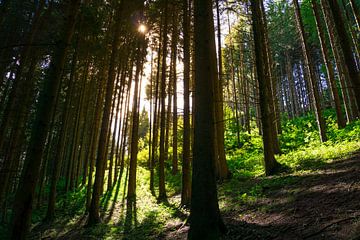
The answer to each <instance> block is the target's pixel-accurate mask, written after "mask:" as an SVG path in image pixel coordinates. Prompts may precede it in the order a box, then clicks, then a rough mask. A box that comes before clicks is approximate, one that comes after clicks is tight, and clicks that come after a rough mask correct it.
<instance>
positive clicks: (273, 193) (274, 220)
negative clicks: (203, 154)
mask: <svg viewBox="0 0 360 240" xmlns="http://www.w3.org/2000/svg"><path fill="white" fill-rule="evenodd" d="M308 170H311V169H308ZM249 189H250V191H249ZM246 191H247V192H250V193H251V194H250V196H249V195H248V194H247V193H246ZM219 199H220V206H221V209H222V217H223V219H224V221H225V223H226V225H227V227H228V233H227V235H226V236H224V237H223V239H249V240H250V239H251V240H252V239H328V240H329V239H360V201H359V199H360V151H357V152H355V153H353V154H352V155H351V156H350V157H347V158H345V159H337V160H333V161H332V162H330V163H326V164H324V165H323V166H322V167H320V168H319V169H317V170H312V171H305V172H297V173H289V174H281V175H278V176H273V177H266V178H261V179H258V178H254V179H251V180H247V181H245V182H241V181H237V180H231V181H230V182H228V183H226V184H224V185H222V186H221V187H220V193H219ZM187 230H188V227H182V228H179V229H176V231H174V230H172V229H169V230H168V232H167V233H166V234H164V236H162V239H186V234H187Z"/></svg>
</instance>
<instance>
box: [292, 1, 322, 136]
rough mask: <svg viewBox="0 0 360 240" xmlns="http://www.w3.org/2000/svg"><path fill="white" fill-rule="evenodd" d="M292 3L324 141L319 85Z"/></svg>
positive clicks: (297, 12) (297, 6)
mask: <svg viewBox="0 0 360 240" xmlns="http://www.w3.org/2000/svg"><path fill="white" fill-rule="evenodd" d="M293 3H294V8H295V16H296V23H297V27H298V31H299V34H300V39H301V47H302V51H303V55H304V60H305V69H306V71H307V75H308V76H309V78H310V88H311V90H310V95H311V97H312V101H313V104H314V110H315V115H316V120H317V125H318V128H319V133H320V140H321V142H326V141H327V137H326V125H325V119H324V117H323V115H322V112H321V106H320V96H319V87H318V86H319V85H318V83H317V82H316V75H315V72H314V68H313V67H314V64H313V61H312V58H311V54H310V48H309V45H308V43H307V39H306V33H305V30H304V24H303V20H302V18H301V12H300V6H299V2H298V1H297V0H294V1H293Z"/></svg>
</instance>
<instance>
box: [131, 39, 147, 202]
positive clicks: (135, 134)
mask: <svg viewBox="0 0 360 240" xmlns="http://www.w3.org/2000/svg"><path fill="white" fill-rule="evenodd" d="M138 41H139V43H138V49H137V60H136V73H135V88H134V94H133V97H134V98H133V102H132V104H133V106H132V112H131V113H132V129H131V146H130V163H129V164H130V166H129V184H128V192H127V199H128V202H135V200H136V199H135V198H136V168H137V153H138V140H139V94H140V93H139V82H140V73H141V69H142V58H143V50H142V48H143V46H141V44H142V43H141V42H140V40H138Z"/></svg>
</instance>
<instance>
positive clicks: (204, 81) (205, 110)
mask: <svg viewBox="0 0 360 240" xmlns="http://www.w3.org/2000/svg"><path fill="white" fill-rule="evenodd" d="M194 8H195V9H194V16H195V22H194V26H195V36H194V37H195V38H194V39H195V108H196V111H195V134H194V160H193V175H192V197H191V199H192V202H191V210H190V230H189V233H188V238H189V239H190V240H192V239H219V237H220V234H221V233H224V232H225V225H224V223H223V221H222V219H221V216H220V210H219V205H218V199H217V189H216V177H215V171H214V170H215V169H214V167H215V156H214V152H213V151H212V148H213V146H214V140H215V139H214V133H215V129H214V120H215V119H214V114H213V110H214V100H215V99H214V95H213V89H214V88H213V84H214V81H216V75H217V72H216V68H217V67H216V47H215V35H214V22H213V21H214V20H213V13H212V1H210V0H196V1H195V2H194Z"/></svg>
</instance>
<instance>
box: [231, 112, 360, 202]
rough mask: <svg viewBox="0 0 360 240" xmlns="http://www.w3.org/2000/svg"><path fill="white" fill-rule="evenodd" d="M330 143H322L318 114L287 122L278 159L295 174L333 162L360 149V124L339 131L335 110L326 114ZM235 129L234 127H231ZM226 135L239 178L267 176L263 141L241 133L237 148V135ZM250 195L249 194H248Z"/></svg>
mask: <svg viewBox="0 0 360 240" xmlns="http://www.w3.org/2000/svg"><path fill="white" fill-rule="evenodd" d="M324 116H325V119H326V123H327V134H328V138H329V140H328V141H327V142H326V143H320V137H319V133H318V130H317V124H316V120H315V116H314V114H310V113H309V114H307V115H305V116H303V117H299V118H295V119H291V120H286V121H284V122H283V124H282V134H281V135H280V136H279V140H280V144H281V150H282V152H283V155H281V156H278V157H277V160H278V161H279V162H280V163H282V164H284V165H286V166H288V167H290V168H291V169H292V170H293V171H310V170H311V171H313V170H316V169H318V168H319V167H321V166H323V165H324V164H325V163H328V162H330V161H332V160H333V159H337V158H341V157H344V156H346V155H348V154H349V153H351V152H354V151H356V150H358V149H360V121H356V122H353V123H351V124H348V125H347V126H346V127H345V128H344V129H338V127H337V123H336V114H335V112H334V110H332V109H327V110H325V111H324ZM230 129H231V128H230ZM229 131H233V130H227V131H226V134H225V137H226V139H225V143H226V144H227V146H226V148H227V149H230V150H229V151H228V152H227V160H228V165H229V168H230V170H231V171H232V173H233V175H234V177H235V179H243V178H249V177H254V176H260V175H262V174H263V173H264V168H263V150H262V138H261V136H259V135H258V134H257V131H256V129H253V131H252V134H251V135H249V134H247V133H245V132H241V143H242V144H241V145H242V147H241V148H236V149H234V141H236V140H235V138H234V133H229ZM247 195H248V193H247Z"/></svg>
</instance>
